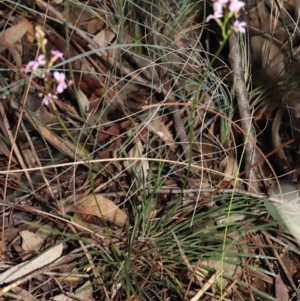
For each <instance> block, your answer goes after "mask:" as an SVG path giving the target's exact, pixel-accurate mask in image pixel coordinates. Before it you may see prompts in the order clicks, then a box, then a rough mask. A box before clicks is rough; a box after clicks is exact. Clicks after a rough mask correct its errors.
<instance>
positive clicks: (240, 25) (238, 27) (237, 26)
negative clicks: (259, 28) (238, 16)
mask: <svg viewBox="0 0 300 301" xmlns="http://www.w3.org/2000/svg"><path fill="white" fill-rule="evenodd" d="M246 25H247V24H246V22H240V21H238V20H236V21H234V23H233V30H234V31H239V32H241V33H245V32H246V28H245V27H246Z"/></svg>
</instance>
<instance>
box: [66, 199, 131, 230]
mask: <svg viewBox="0 0 300 301" xmlns="http://www.w3.org/2000/svg"><path fill="white" fill-rule="evenodd" d="M70 211H72V212H77V213H84V214H89V215H95V216H98V217H99V218H101V219H105V220H106V221H109V222H111V223H113V224H115V225H117V226H118V227H123V226H124V225H125V224H126V221H127V214H126V213H125V212H124V211H122V210H121V209H120V208H119V207H118V206H117V205H116V204H115V203H114V202H113V201H111V200H109V199H107V198H105V197H103V196H102V195H100V194H96V195H90V196H88V197H87V198H86V199H85V200H84V201H83V202H82V203H80V204H79V205H77V206H74V207H72V208H71V209H70Z"/></svg>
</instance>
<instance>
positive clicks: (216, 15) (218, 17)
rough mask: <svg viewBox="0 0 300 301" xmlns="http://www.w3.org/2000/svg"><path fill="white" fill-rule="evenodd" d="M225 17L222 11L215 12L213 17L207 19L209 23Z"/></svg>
mask: <svg viewBox="0 0 300 301" xmlns="http://www.w3.org/2000/svg"><path fill="white" fill-rule="evenodd" d="M222 17H223V12H222V11H221V12H220V11H215V12H214V14H213V15H209V16H208V17H207V18H206V22H209V21H210V20H211V19H213V20H217V19H220V18H222Z"/></svg>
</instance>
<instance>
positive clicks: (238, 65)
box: [229, 33, 259, 191]
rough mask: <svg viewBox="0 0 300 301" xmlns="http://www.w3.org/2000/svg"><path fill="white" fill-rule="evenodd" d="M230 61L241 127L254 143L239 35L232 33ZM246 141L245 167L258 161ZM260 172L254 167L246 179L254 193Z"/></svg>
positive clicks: (254, 152) (252, 146) (251, 145)
mask: <svg viewBox="0 0 300 301" xmlns="http://www.w3.org/2000/svg"><path fill="white" fill-rule="evenodd" d="M229 48H230V50H229V60H230V64H231V67H232V69H233V74H234V90H235V93H236V96H237V101H238V107H239V112H240V117H241V127H242V128H243V130H244V131H245V132H246V133H247V134H248V136H249V137H250V138H251V140H252V141H254V142H255V141H256V138H255V131H254V127H253V125H252V117H251V112H250V107H249V99H248V91H247V87H246V84H245V78H244V71H243V66H242V57H241V51H240V47H239V41H238V35H237V34H235V33H232V34H231V35H230V37H229ZM244 139H245V166H246V168H247V167H248V166H252V165H253V164H254V162H255V161H256V150H255V145H254V144H253V143H252V142H251V141H249V139H248V138H247V137H244ZM257 175H258V170H257V166H255V167H252V168H251V169H250V170H249V171H248V172H247V173H246V177H247V178H248V180H249V188H250V189H251V190H252V191H253V190H254V191H255V190H256V191H259V187H258V182H257V178H258V176H257Z"/></svg>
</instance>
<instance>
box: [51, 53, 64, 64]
mask: <svg viewBox="0 0 300 301" xmlns="http://www.w3.org/2000/svg"><path fill="white" fill-rule="evenodd" d="M51 54H52V57H51V62H53V63H54V62H56V61H57V60H58V59H61V60H62V61H63V60H64V54H63V53H62V52H60V51H58V50H51Z"/></svg>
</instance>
